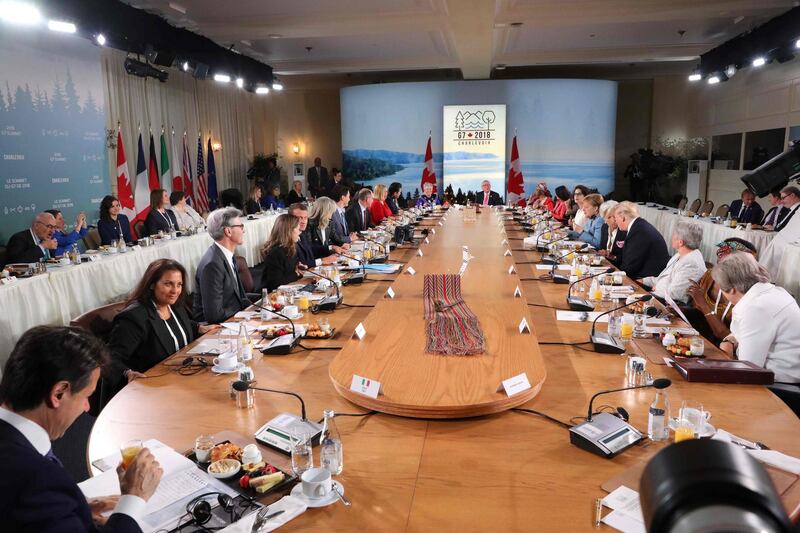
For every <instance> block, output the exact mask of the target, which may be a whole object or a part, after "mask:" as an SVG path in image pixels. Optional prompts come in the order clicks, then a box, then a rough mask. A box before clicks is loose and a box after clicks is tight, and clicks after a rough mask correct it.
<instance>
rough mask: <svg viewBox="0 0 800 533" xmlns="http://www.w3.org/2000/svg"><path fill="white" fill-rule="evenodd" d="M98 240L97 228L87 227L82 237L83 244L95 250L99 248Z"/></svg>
mask: <svg viewBox="0 0 800 533" xmlns="http://www.w3.org/2000/svg"><path fill="white" fill-rule="evenodd" d="M100 242H101V241H100V232H99V231H97V228H91V229H89V231H87V232H86V235H85V236H84V237H83V245H84V246H85V247H86V249H87V250H97V249H98V248H100Z"/></svg>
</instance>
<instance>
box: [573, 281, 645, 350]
mask: <svg viewBox="0 0 800 533" xmlns="http://www.w3.org/2000/svg"><path fill="white" fill-rule="evenodd" d="M652 298H653V296H652V295H651V294H645V295H643V296H642V297H641V298H639V299H638V300H636V301H634V302H631V303H626V304H624V305H620V306H619V307H614V308H612V309H609V310H608V311H605V312H603V313H600V314H599V315H597V317H596V318H595V319H594V321H593V322H592V332H591V333H590V334H589V337H590V339H591V341H592V345H593V346H594V351H595V352H598V353H624V352H625V347H624V346H623V345H622V343H621V342H620V341H619V340H617V339H615V338H614V337H612V336H611V335H609V334H608V333H603V332H600V333H595V328H596V327H597V321H598V319H599V318H600V317H601V316H603V315H607V314H609V313H613V312H614V311H619V310H620V309H623V308H625V307H628V306H629V305H633V304H635V303H638V302H647V301H649V300H651V299H652Z"/></svg>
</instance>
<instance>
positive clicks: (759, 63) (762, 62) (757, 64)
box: [753, 56, 767, 67]
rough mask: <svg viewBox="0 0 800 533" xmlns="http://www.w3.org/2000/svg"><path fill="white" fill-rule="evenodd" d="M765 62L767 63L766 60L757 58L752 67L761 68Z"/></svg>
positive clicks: (761, 57) (760, 57)
mask: <svg viewBox="0 0 800 533" xmlns="http://www.w3.org/2000/svg"><path fill="white" fill-rule="evenodd" d="M766 62H767V60H766V59H764V57H763V56H758V57H757V58H755V59H754V60H753V66H754V67H761V66H764V64H766Z"/></svg>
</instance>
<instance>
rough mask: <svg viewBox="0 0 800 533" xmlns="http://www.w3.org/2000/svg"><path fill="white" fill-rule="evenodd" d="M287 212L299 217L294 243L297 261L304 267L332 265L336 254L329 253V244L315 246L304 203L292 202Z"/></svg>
mask: <svg viewBox="0 0 800 533" xmlns="http://www.w3.org/2000/svg"><path fill="white" fill-rule="evenodd" d="M289 214H290V215H293V216H296V217H297V218H298V219H300V240H299V241H298V242H297V243H296V244H295V249H296V251H297V261H298V262H299V263H302V264H303V265H305V266H306V267H309V268H310V267H315V266H319V265H332V264H333V263H335V262H336V254H333V253H331V251H332V250H331V248H330V247H329V246H324V245H320V246H315V245H314V242H313V241H312V238H311V235H310V234H309V232H308V208H307V207H306V204H302V203H299V202H298V203H294V204H292V205H290V206H289Z"/></svg>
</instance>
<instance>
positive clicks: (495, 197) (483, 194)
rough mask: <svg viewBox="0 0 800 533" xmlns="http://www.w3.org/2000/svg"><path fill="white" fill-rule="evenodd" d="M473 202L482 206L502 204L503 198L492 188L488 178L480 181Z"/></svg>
mask: <svg viewBox="0 0 800 533" xmlns="http://www.w3.org/2000/svg"><path fill="white" fill-rule="evenodd" d="M475 203H476V204H477V205H482V206H484V207H488V206H490V205H503V199H502V198H500V195H499V194H497V193H496V192H494V191H493V190H492V184H491V183H490V182H489V180H483V182H481V190H480V191H478V193H477V194H476V195H475Z"/></svg>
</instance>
